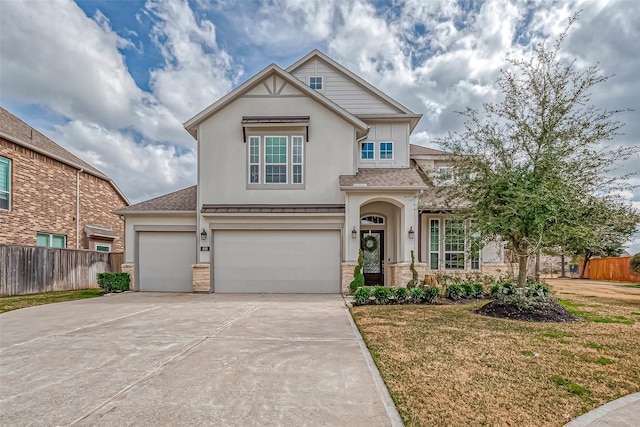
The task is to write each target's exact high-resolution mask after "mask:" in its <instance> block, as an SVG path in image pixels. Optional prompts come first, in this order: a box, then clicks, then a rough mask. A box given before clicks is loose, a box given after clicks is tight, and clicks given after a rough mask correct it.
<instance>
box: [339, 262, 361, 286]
mask: <svg viewBox="0 0 640 427" xmlns="http://www.w3.org/2000/svg"><path fill="white" fill-rule="evenodd" d="M356 265H358V264H357V263H355V262H343V263H342V268H341V272H342V293H343V294H348V293H349V292H351V290H350V289H349V284H350V283H351V282H352V281H353V269H354V268H356Z"/></svg>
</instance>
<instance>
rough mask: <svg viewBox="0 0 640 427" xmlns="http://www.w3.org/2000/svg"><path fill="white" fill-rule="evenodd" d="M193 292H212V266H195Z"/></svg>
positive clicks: (193, 266)
mask: <svg viewBox="0 0 640 427" xmlns="http://www.w3.org/2000/svg"><path fill="white" fill-rule="evenodd" d="M191 267H192V268H193V282H192V283H193V292H200V293H209V292H211V267H210V264H193V265H192V266H191Z"/></svg>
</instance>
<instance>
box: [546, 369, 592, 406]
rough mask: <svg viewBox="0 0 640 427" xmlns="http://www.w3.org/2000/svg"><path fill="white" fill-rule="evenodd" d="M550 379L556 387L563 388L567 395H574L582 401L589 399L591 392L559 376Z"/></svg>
mask: <svg viewBox="0 0 640 427" xmlns="http://www.w3.org/2000/svg"><path fill="white" fill-rule="evenodd" d="M551 379H552V380H553V382H554V383H555V384H556V385H557V386H558V387H564V388H565V389H566V390H567V392H568V393H569V394H573V395H576V396H578V397H580V398H581V399H583V400H586V399H589V395H590V394H591V391H590V390H589V389H588V388H586V387H583V386H581V385H578V384H576V383H574V382H573V381H570V380H568V379H565V378H562V377H561V376H560V375H554V376H553V377H551Z"/></svg>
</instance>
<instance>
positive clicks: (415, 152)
mask: <svg viewBox="0 0 640 427" xmlns="http://www.w3.org/2000/svg"><path fill="white" fill-rule="evenodd" d="M409 146H410V153H411V154H410V155H411V156H443V155H447V154H449V153H447V152H446V151H440V150H436V149H434V148H429V147H424V146H422V145H416V144H409Z"/></svg>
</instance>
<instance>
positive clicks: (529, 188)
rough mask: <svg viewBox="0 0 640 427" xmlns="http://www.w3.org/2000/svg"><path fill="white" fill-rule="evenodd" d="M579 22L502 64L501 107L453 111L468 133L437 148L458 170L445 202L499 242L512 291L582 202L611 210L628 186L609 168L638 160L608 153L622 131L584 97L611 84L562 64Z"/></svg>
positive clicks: (593, 69) (627, 152)
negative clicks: (513, 268)
mask: <svg viewBox="0 0 640 427" xmlns="http://www.w3.org/2000/svg"><path fill="white" fill-rule="evenodd" d="M577 18H578V15H574V16H573V17H572V18H571V19H570V20H569V24H568V26H567V28H566V29H565V31H564V32H563V33H562V34H561V36H560V37H559V38H558V40H557V41H556V42H555V44H554V45H553V46H552V47H551V48H547V47H546V44H545V42H546V40H545V42H542V43H539V44H537V45H536V46H535V47H534V49H533V51H532V52H531V54H530V55H529V56H528V57H526V58H525V59H509V60H508V64H509V67H508V68H507V69H504V70H502V71H501V74H500V77H499V78H498V80H497V85H498V87H499V89H500V90H501V92H502V98H501V100H499V101H498V102H495V103H485V104H484V105H483V110H482V112H480V111H478V110H475V109H472V108H468V109H467V110H465V111H463V112H460V113H459V114H460V115H462V116H463V117H465V118H466V122H465V131H462V132H457V133H453V134H450V135H449V136H448V137H447V138H444V139H442V140H440V141H439V142H440V144H441V145H442V146H443V147H444V148H445V149H447V150H448V151H449V152H450V153H451V156H450V161H451V162H452V165H453V166H454V169H455V170H456V175H455V185H453V186H450V187H449V188H448V190H447V192H446V197H447V202H448V203H449V204H450V205H452V206H454V207H457V208H458V212H459V214H460V215H461V216H462V217H464V218H468V219H473V222H472V224H473V227H474V230H473V231H478V232H480V234H481V236H482V238H483V239H484V240H485V241H488V240H497V239H499V240H502V241H504V242H506V244H507V247H508V248H509V249H510V250H511V251H512V253H513V254H514V255H515V256H516V257H517V259H518V264H519V268H518V284H519V286H523V285H524V283H525V280H526V274H527V263H528V260H529V257H530V256H531V255H532V254H534V253H536V252H537V251H538V250H540V248H541V247H543V246H544V245H545V243H546V242H553V243H556V242H560V241H563V236H566V235H568V233H570V232H571V230H572V229H573V227H574V226H575V224H576V221H575V220H576V218H578V217H579V214H578V212H582V213H584V212H585V211H586V209H585V207H584V200H585V197H588V198H589V200H592V199H597V200H599V203H603V204H605V205H607V204H608V203H611V201H612V195H613V194H614V193H615V191H616V190H619V189H620V188H624V187H625V186H626V185H627V184H626V182H627V180H626V179H627V178H628V176H620V175H616V174H614V173H612V172H613V168H614V161H618V160H621V159H628V158H629V157H630V156H631V155H632V154H634V153H638V151H639V148H638V147H623V146H619V147H617V148H616V147H610V146H609V145H608V144H609V142H610V141H612V140H613V139H614V138H615V137H616V136H618V135H620V128H621V127H622V123H620V122H619V121H617V120H614V119H613V116H614V115H615V114H616V113H618V112H620V111H621V110H605V109H602V108H598V107H596V106H594V105H592V104H591V100H590V93H591V90H592V89H593V88H594V86H596V85H599V84H602V83H605V82H606V81H607V80H608V79H609V76H606V75H603V74H602V73H601V71H600V70H599V68H598V67H597V66H590V67H588V68H581V67H579V66H578V65H577V64H576V62H575V61H572V62H564V61H563V60H562V57H561V47H562V43H563V41H564V39H565V38H566V35H567V31H568V30H569V28H570V27H571V24H572V23H573V22H574V21H575V20H576V19H577ZM625 209H626V212H627V213H629V214H632V213H633V211H632V210H631V209H630V208H625Z"/></svg>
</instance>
